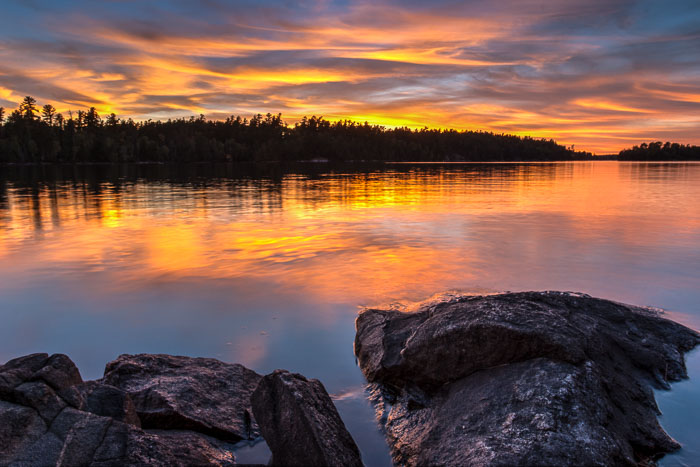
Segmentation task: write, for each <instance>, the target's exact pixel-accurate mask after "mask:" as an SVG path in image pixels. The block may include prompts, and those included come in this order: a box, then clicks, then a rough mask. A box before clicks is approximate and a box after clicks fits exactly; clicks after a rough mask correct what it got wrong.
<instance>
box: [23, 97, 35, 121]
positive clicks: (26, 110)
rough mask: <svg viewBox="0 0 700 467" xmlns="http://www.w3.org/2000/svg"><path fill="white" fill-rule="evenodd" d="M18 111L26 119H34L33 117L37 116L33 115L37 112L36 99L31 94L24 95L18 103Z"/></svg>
mask: <svg viewBox="0 0 700 467" xmlns="http://www.w3.org/2000/svg"><path fill="white" fill-rule="evenodd" d="M19 112H20V113H21V114H22V116H24V118H25V119H27V120H34V119H35V118H38V116H37V115H35V114H36V113H38V109H37V108H36V99H34V98H33V97H31V96H26V97H25V98H24V100H22V102H21V103H20V104H19Z"/></svg>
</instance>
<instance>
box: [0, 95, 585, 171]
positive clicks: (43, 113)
mask: <svg viewBox="0 0 700 467" xmlns="http://www.w3.org/2000/svg"><path fill="white" fill-rule="evenodd" d="M590 157H591V154H590V153H586V152H580V151H579V152H576V151H574V150H573V148H566V147H564V146H561V145H559V144H557V143H555V142H554V141H553V140H551V139H550V140H544V139H535V138H531V137H519V136H513V135H505V134H494V133H488V132H475V131H455V130H435V129H428V128H425V129H421V130H411V129H409V128H393V129H392V128H385V127H383V126H377V125H369V124H367V123H357V122H353V121H348V120H343V121H336V122H330V121H328V120H325V119H323V117H315V116H314V117H311V118H306V117H304V118H303V119H302V120H301V122H298V123H296V124H294V126H290V125H287V124H286V123H285V122H284V121H283V120H282V115H281V114H277V115H272V114H267V115H264V116H263V115H256V116H254V117H252V118H250V119H244V118H241V117H233V116H232V117H229V118H227V119H226V120H225V121H212V120H206V119H205V118H204V116H203V115H200V116H199V118H195V117H190V118H188V119H184V118H181V119H176V120H168V121H152V120H148V121H145V122H135V121H133V120H132V119H126V120H124V119H120V118H117V116H116V115H115V114H110V115H109V116H107V117H106V118H102V117H101V116H100V115H99V114H98V113H97V111H96V110H95V108H94V107H92V108H90V109H89V110H87V111H83V110H79V111H77V112H75V113H73V112H68V115H62V114H60V113H57V112H56V109H55V108H54V107H53V106H52V105H50V104H47V105H44V106H43V107H41V108H39V107H38V105H37V102H36V100H35V99H34V98H32V97H29V96H28V97H26V98H25V99H24V100H23V101H22V103H21V104H20V105H19V108H18V109H16V110H14V111H12V113H10V114H9V115H5V111H4V110H0V162H4V163H40V162H48V163H53V162H67V163H76V162H119V163H121V162H204V161H207V162H212V161H218V162H222V161H228V162H261V161H270V162H297V161H307V160H327V161H329V162H350V161H555V160H556V161H558V160H579V159H589V158H590Z"/></svg>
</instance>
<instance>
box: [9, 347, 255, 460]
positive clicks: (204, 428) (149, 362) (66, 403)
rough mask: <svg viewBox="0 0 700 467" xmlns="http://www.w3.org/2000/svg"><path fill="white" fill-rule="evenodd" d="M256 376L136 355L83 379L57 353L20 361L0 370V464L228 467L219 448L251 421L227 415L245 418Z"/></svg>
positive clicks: (227, 448)
mask: <svg viewBox="0 0 700 467" xmlns="http://www.w3.org/2000/svg"><path fill="white" fill-rule="evenodd" d="M147 371H150V372H151V373H150V375H151V376H150V380H151V383H150V384H148V382H147V379H149V378H147V377H146V373H145V372H147ZM236 378H238V379H236ZM259 379H260V376H259V375H257V374H256V373H254V372H252V371H250V370H247V369H245V368H243V367H241V366H240V365H228V364H225V363H222V362H218V361H215V360H211V361H210V360H207V359H189V358H187V357H168V356H161V355H155V356H144V355H140V356H134V357H131V356H122V357H120V358H119V359H118V360H116V361H115V362H112V363H110V364H109V365H108V366H107V372H106V377H105V378H104V379H103V380H99V381H88V382H83V381H82V378H81V377H80V373H79V372H78V369H77V368H76V367H75V365H74V364H73V362H72V361H71V360H70V359H69V358H68V357H66V356H65V355H53V356H51V357H49V356H48V355H47V354H33V355H28V356H25V357H20V358H17V359H14V360H11V361H9V362H7V363H6V364H5V365H2V366H0V465H3V466H4V465H10V466H35V465H42V466H43V465H69V466H82V465H93V466H115V467H116V466H125V465H126V466H142V465H162V466H171V465H174V466H189V465H218V466H224V465H233V464H234V463H235V462H234V461H235V458H234V446H233V445H232V444H230V443H229V442H228V441H229V439H239V434H240V437H248V436H249V433H250V432H251V429H250V428H249V426H250V423H251V422H250V421H248V422H247V423H246V421H245V416H244V415H240V416H239V417H238V418H236V416H234V415H231V417H229V416H228V414H244V413H246V412H247V413H250V404H249V399H250V394H251V392H252V390H253V389H254V387H255V385H256V384H257V382H258V381H259ZM107 380H109V381H111V382H114V383H116V384H119V385H122V386H123V387H124V388H125V390H123V389H121V388H119V387H116V386H113V385H111V384H107V383H108V381H107ZM129 391H132V392H133V394H134V396H135V399H134V400H132V397H131V395H130V394H129ZM169 391H170V392H169ZM229 391H240V392H229ZM158 411H161V412H163V413H165V414H166V415H164V416H158V417H152V416H151V414H152V413H156V412H158ZM141 414H145V417H144V419H145V421H146V423H144V419H142V418H140V417H139V416H140V415H141ZM224 419H225V420H226V423H223V422H222V420H224ZM173 420H174V421H173ZM183 420H186V421H187V422H183ZM190 421H192V422H191V423H190ZM142 424H143V425H145V428H153V429H144V428H142V427H141V425H142ZM211 433H215V434H222V433H223V436H221V437H216V436H215V435H211Z"/></svg>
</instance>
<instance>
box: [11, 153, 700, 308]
mask: <svg viewBox="0 0 700 467" xmlns="http://www.w3.org/2000/svg"><path fill="white" fill-rule="evenodd" d="M699 178H700V165H694V164H676V165H664V166H657V167H654V166H651V165H647V166H643V165H642V166H640V165H639V164H637V165H635V164H621V163H615V162H599V163H574V164H523V165H506V164H501V165H499V164H492V165H487V166H482V165H468V164H467V165H454V166H442V167H439V168H436V167H435V166H428V165H426V166H423V167H419V168H411V167H408V166H406V167H402V166H398V168H396V169H392V170H388V171H380V172H374V173H363V174H353V173H349V174H340V175H334V174H328V175H322V176H314V177H307V176H304V175H303V174H301V175H299V174H296V175H294V174H290V175H286V176H283V177H282V178H281V179H279V180H264V179H262V180H251V179H243V180H238V181H236V182H235V183H232V182H231V180H224V179H217V180H213V181H210V182H209V183H208V184H206V185H203V186H191V185H188V184H187V183H185V184H179V183H160V182H159V183H151V182H140V181H136V182H130V183H126V184H120V185H115V184H113V183H110V182H106V181H105V182H101V183H98V184H93V185H90V186H88V185H85V184H75V183H69V182H60V183H56V184H50V185H49V184H38V185H34V186H32V187H22V186H20V185H21V184H19V183H9V184H8V185H7V187H6V190H5V193H4V197H3V198H2V199H4V202H3V204H0V212H1V213H2V217H0V221H1V224H0V225H1V228H0V238H1V239H2V241H1V242H0V261H2V264H1V266H2V267H1V269H2V270H5V271H7V270H10V269H11V270H13V271H15V273H16V274H14V275H13V276H14V278H10V280H19V281H21V280H23V278H24V279H26V280H29V278H31V276H32V274H33V273H36V271H49V270H50V271H52V272H53V273H56V274H72V275H76V276H77V277H80V276H81V275H89V274H91V273H94V272H96V271H102V272H104V273H105V274H107V275H108V277H109V282H110V284H111V286H113V287H124V288H126V289H127V290H128V289H129V288H130V287H147V286H148V284H150V283H153V282H163V281H165V282H172V281H178V280H181V279H197V280H223V281H233V282H235V281H238V280H241V279H246V280H250V279H253V280H256V281H259V283H261V284H265V283H267V284H270V285H271V290H276V289H279V290H282V289H284V290H286V291H296V292H298V293H303V294H311V295H313V296H314V297H316V299H317V300H318V301H328V302H333V303H338V302H349V303H367V302H372V301H380V300H381V301H386V300H395V299H409V298H410V299H418V298H422V297H424V296H427V295H430V294H432V293H434V292H436V291H439V290H443V289H446V288H484V287H485V288H495V289H502V288H508V287H513V286H514V285H517V284H522V286H527V287H532V286H535V285H537V284H543V287H541V288H554V285H556V284H557V283H560V284H562V285H566V284H571V285H572V286H574V285H576V282H577V281H578V282H579V283H581V284H589V283H590V282H591V281H592V280H595V279H594V277H595V275H597V274H605V273H606V272H605V271H603V270H595V268H594V265H592V264H589V263H590V262H589V259H590V257H589V255H606V254H607V255H610V261H613V259H614V260H615V261H618V262H619V261H623V260H624V259H625V258H627V259H628V260H631V261H634V258H633V257H632V256H633V255H634V254H636V252H637V251H638V249H642V250H644V249H648V248H659V245H665V244H666V245H667V244H668V243H669V242H673V243H674V244H677V245H684V244H687V243H692V242H693V241H695V240H697V238H698V236H699V235H700V208H699V207H698V205H697V203H691V202H688V200H689V199H697V195H698V194H699V188H698V186H699V185H698V183H697V182H698V179H699ZM669 182H672V183H669ZM629 255H632V256H629ZM630 258H631V259H630ZM600 261H602V264H601V265H600V266H599V267H601V268H604V266H605V264H607V263H606V260H605V259H604V258H603V259H601V260H600ZM577 267H578V268H579V270H576V268H577ZM572 269H573V272H572V273H571V274H572V275H571V276H570V278H571V280H570V281H567V279H566V277H560V276H558V275H557V274H560V273H561V272H562V271H567V270H572ZM627 273H628V272H627ZM553 278H554V279H553ZM550 284H551V285H550Z"/></svg>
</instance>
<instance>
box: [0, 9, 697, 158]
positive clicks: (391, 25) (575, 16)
mask: <svg viewBox="0 0 700 467" xmlns="http://www.w3.org/2000/svg"><path fill="white" fill-rule="evenodd" d="M4 10H5V11H4V14H3V18H2V19H0V31H2V32H0V64H1V65H0V105H5V106H7V105H14V104H15V103H16V102H17V101H18V100H20V99H21V98H22V97H23V96H24V95H26V94H31V95H34V96H35V97H37V98H38V99H39V100H40V101H41V102H45V101H50V102H52V103H53V104H54V105H55V106H56V107H57V108H59V110H67V109H69V108H72V109H75V108H78V107H85V106H87V105H95V107H97V109H98V110H99V111H101V112H115V113H117V114H119V115H122V116H129V117H133V118H136V119H145V118H167V117H176V116H184V115H190V114H198V113H203V114H205V115H207V116H209V117H211V118H222V117H224V116H226V115H230V114H243V115H247V114H251V113H253V112H268V111H269V112H278V111H279V112H282V113H283V114H284V115H285V117H286V118H287V119H288V120H290V121H293V120H295V119H298V118H300V117H301V116H302V115H305V114H312V113H314V114H317V115H318V114H322V115H324V116H326V117H327V118H353V119H359V120H368V121H370V122H373V123H379V124H385V125H409V126H422V125H428V126H435V127H448V128H459V129H461V128H470V129H482V130H493V131H496V132H509V133H517V134H522V135H525V134H528V135H532V136H536V137H548V138H549V137H551V138H555V139H557V140H558V141H559V142H561V143H564V144H575V145H576V146H577V147H578V148H581V149H588V150H592V151H596V152H599V153H604V152H612V151H617V150H619V149H620V148H622V147H625V146H629V145H632V144H636V143H638V142H640V141H641V140H649V139H663V140H666V139H671V140H675V141H680V142H687V143H695V144H698V143H700V140H699V139H698V138H700V136H699V135H700V79H698V78H700V5H699V4H697V2H694V1H692V0H688V1H670V2H664V5H663V6H660V4H659V2H653V1H631V0H613V1H610V0H606V1H603V0H592V1H591V0H586V1H584V0H573V1H564V0H561V1H553V2H546V3H543V2H540V1H534V0H522V1H515V0H510V1H504V2H485V1H477V2H430V3H429V4H426V3H425V2H390V1H382V0H375V1H372V2H369V1H359V2H346V1H343V2H333V1H317V2H302V3H300V4H297V5H292V4H291V3H290V2H284V1H273V2H253V1H237V2H228V1H227V2H224V1H216V0H208V1H206V2H187V1H176V0H172V1H164V0H161V1H154V2H136V1H120V2H87V1H50V2H49V1H47V0H33V1H31V2H28V1H24V0H23V1H22V2H19V1H10V2H8V3H7V5H6V6H4Z"/></svg>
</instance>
